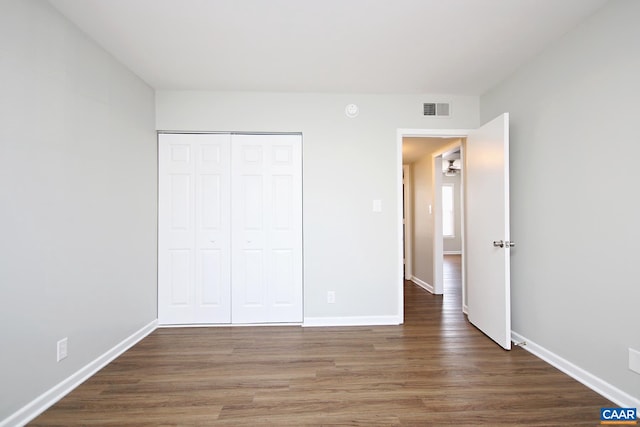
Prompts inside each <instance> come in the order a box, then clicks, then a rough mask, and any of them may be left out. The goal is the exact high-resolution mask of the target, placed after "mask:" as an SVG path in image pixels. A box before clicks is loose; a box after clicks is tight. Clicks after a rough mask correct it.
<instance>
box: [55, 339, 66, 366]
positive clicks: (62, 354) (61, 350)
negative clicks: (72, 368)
mask: <svg viewBox="0 0 640 427" xmlns="http://www.w3.org/2000/svg"><path fill="white" fill-rule="evenodd" d="M67 344H68V341H67V338H66V337H65V338H62V339H61V340H60V341H58V347H57V349H58V359H57V361H58V362H59V361H61V360H62V359H64V358H66V357H67V355H68V347H67Z"/></svg>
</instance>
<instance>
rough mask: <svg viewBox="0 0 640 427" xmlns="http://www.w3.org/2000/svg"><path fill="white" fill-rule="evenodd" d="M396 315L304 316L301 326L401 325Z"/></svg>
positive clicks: (400, 320)
mask: <svg viewBox="0 0 640 427" xmlns="http://www.w3.org/2000/svg"><path fill="white" fill-rule="evenodd" d="M401 324H402V319H401V318H400V317H398V316H346V317H305V319H304V323H303V324H302V326H303V327H305V328H307V327H317V326H386V325H401Z"/></svg>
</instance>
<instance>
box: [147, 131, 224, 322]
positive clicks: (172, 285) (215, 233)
mask: <svg viewBox="0 0 640 427" xmlns="http://www.w3.org/2000/svg"><path fill="white" fill-rule="evenodd" d="M158 144H159V149H158V181H159V182H158V185H159V194H158V198H159V200H158V320H159V322H160V323H161V324H198V323H229V322H230V320H231V311H230V310H231V301H230V299H231V295H230V289H229V283H230V280H231V270H230V268H231V260H230V211H229V206H230V177H231V176H230V145H229V144H230V135H224V134H161V135H159V138H158Z"/></svg>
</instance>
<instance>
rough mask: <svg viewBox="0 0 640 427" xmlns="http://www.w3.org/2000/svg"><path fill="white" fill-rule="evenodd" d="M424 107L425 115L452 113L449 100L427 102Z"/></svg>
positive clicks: (437, 115) (441, 115)
mask: <svg viewBox="0 0 640 427" xmlns="http://www.w3.org/2000/svg"><path fill="white" fill-rule="evenodd" d="M423 107H424V110H423V111H424V115H425V116H435V117H449V116H450V115H451V114H450V108H449V107H450V105H449V103H448V102H425V103H424V104H423Z"/></svg>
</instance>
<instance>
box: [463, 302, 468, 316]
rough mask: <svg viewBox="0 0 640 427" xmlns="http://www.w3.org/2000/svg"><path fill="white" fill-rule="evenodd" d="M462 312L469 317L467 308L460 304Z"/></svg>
mask: <svg viewBox="0 0 640 427" xmlns="http://www.w3.org/2000/svg"><path fill="white" fill-rule="evenodd" d="M462 312H463V313H464V314H466V315H467V316H468V315H469V307H467V304H462Z"/></svg>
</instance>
